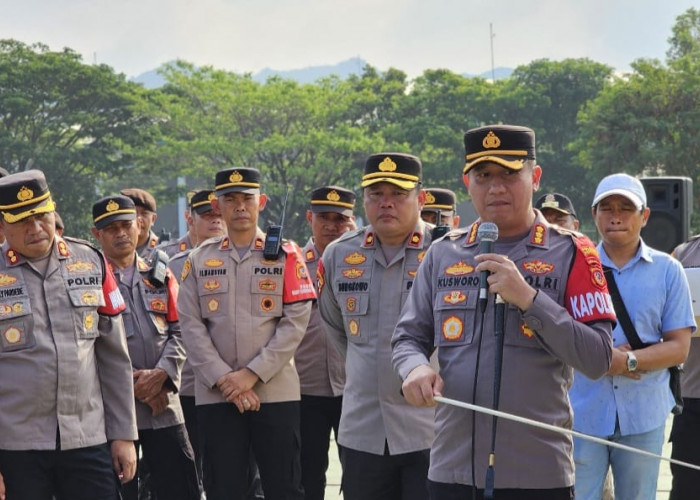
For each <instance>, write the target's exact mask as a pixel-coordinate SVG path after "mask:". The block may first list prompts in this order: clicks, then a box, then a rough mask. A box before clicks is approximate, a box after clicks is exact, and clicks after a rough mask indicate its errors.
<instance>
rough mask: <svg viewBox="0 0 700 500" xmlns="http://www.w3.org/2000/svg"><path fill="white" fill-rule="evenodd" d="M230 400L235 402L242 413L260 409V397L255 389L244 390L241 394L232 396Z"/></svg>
mask: <svg viewBox="0 0 700 500" xmlns="http://www.w3.org/2000/svg"><path fill="white" fill-rule="evenodd" d="M228 401H229V402H231V403H233V404H235V405H236V408H238V411H239V412H241V413H243V412H246V411H258V410H260V398H259V397H258V395H257V393H256V392H255V391H254V390H253V389H251V390H249V391H246V392H244V393H243V394H241V395H240V396H235V397H232V398H231V399H229V400H228Z"/></svg>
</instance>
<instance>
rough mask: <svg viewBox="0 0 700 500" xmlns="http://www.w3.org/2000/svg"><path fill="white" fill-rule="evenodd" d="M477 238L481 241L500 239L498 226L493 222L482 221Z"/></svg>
mask: <svg viewBox="0 0 700 500" xmlns="http://www.w3.org/2000/svg"><path fill="white" fill-rule="evenodd" d="M476 239H478V240H479V241H496V240H497V239H498V226H497V225H496V224H494V223H493V222H482V223H481V224H479V229H477V231H476Z"/></svg>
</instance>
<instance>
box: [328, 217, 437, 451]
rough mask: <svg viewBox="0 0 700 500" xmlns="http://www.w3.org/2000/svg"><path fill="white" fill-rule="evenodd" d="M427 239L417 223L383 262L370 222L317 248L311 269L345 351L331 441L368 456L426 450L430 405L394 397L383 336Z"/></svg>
mask: <svg viewBox="0 0 700 500" xmlns="http://www.w3.org/2000/svg"><path fill="white" fill-rule="evenodd" d="M429 245H430V226H428V225H427V224H426V223H424V222H423V221H419V222H418V224H417V225H416V226H415V228H414V230H413V231H412V233H411V234H410V236H409V237H408V239H407V241H406V243H405V245H404V247H403V248H402V249H401V250H400V251H399V253H398V254H397V255H396V256H395V257H394V258H393V260H392V261H391V262H387V261H386V259H385V257H384V254H383V252H382V251H381V249H380V245H379V243H378V241H377V238H376V235H375V232H374V229H373V228H372V226H366V227H365V228H362V229H358V230H356V231H350V232H348V233H345V234H344V235H343V236H341V237H340V238H338V239H337V240H336V241H334V242H333V243H331V244H330V245H329V246H328V247H327V248H326V250H325V252H324V254H323V258H322V262H321V265H320V270H319V288H320V291H319V310H320V312H321V315H322V316H323V319H324V321H325V322H326V326H327V332H328V334H329V336H330V338H331V339H332V340H333V342H334V344H335V345H336V347H337V348H338V350H339V352H340V353H341V355H343V356H345V357H346V365H345V369H346V372H347V381H346V385H345V392H344V394H343V410H342V417H341V419H340V432H339V437H338V443H339V444H341V445H342V446H344V447H347V448H351V449H353V450H358V451H362V452H366V453H372V454H375V455H384V454H385V451H386V450H387V449H388V452H389V453H390V454H391V455H398V454H404V453H411V452H416V451H420V450H426V449H428V448H430V445H431V443H432V440H433V416H434V410H433V409H432V408H414V407H411V406H409V405H408V403H406V401H405V400H404V399H403V396H402V395H401V379H399V377H398V376H397V375H396V373H395V372H394V371H393V370H392V368H391V346H390V345H389V341H390V339H391V335H392V333H393V331H394V327H395V325H396V319H397V317H398V315H399V312H400V311H401V307H402V306H403V304H404V302H405V301H406V297H407V296H408V292H409V290H410V289H411V285H412V284H413V279H414V277H415V276H416V271H417V269H418V265H419V264H420V262H421V260H422V259H423V256H424V255H425V251H426V250H427V248H428V246H429Z"/></svg>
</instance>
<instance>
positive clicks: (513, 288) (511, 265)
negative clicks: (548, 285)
mask: <svg viewBox="0 0 700 500" xmlns="http://www.w3.org/2000/svg"><path fill="white" fill-rule="evenodd" d="M474 260H476V261H477V262H478V263H479V264H478V265H477V266H476V268H475V269H474V271H476V272H477V273H480V272H481V271H489V272H490V273H491V274H490V275H489V278H488V282H489V293H497V294H498V295H500V296H501V298H502V299H503V300H504V301H505V302H507V303H509V304H513V305H514V306H517V307H518V308H519V309H520V310H521V311H527V310H528V309H529V308H530V306H531V305H532V302H533V301H534V300H535V295H537V291H536V290H535V289H534V288H532V287H531V286H530V285H529V284H528V283H527V281H525V278H523V275H522V274H520V271H518V268H517V267H516V265H515V262H513V261H512V260H510V259H509V258H508V257H506V256H505V255H499V254H496V253H482V254H480V255H477V256H476V257H474Z"/></svg>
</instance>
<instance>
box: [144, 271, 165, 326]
mask: <svg viewBox="0 0 700 500" xmlns="http://www.w3.org/2000/svg"><path fill="white" fill-rule="evenodd" d="M171 279H172V278H171ZM142 297H143V302H144V304H143V305H144V307H145V309H146V311H148V316H149V318H150V320H151V323H153V325H154V326H155V328H156V331H157V332H158V334H159V335H165V334H166V333H167V331H168V330H167V326H168V322H167V321H166V319H165V316H166V314H167V313H168V291H167V289H166V288H165V287H163V288H157V289H154V290H153V289H148V290H143V291H142Z"/></svg>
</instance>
